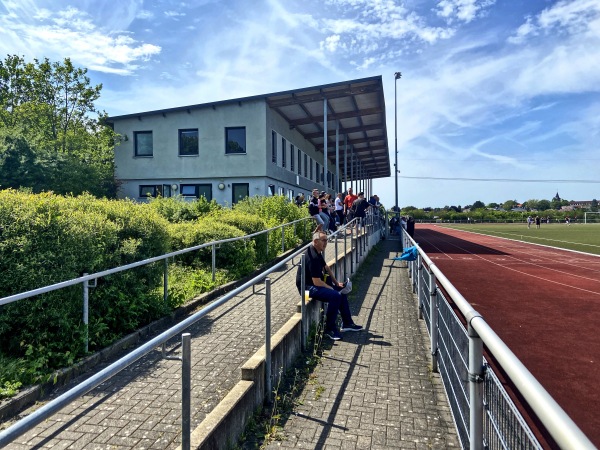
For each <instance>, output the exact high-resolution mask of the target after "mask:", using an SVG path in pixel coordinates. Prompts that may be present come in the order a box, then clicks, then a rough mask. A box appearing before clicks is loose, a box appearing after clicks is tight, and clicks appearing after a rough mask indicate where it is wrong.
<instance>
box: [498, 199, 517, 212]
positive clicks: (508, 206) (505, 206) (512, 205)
mask: <svg viewBox="0 0 600 450" xmlns="http://www.w3.org/2000/svg"><path fill="white" fill-rule="evenodd" d="M517 205H518V203H517V201H516V200H506V201H505V202H504V203H503V204H502V208H503V209H504V210H505V211H510V210H511V209H513V208H516V207H517Z"/></svg>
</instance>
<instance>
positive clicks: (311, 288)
mask: <svg viewBox="0 0 600 450" xmlns="http://www.w3.org/2000/svg"><path fill="white" fill-rule="evenodd" d="M312 238H313V240H312V243H311V245H309V246H308V248H307V249H306V252H305V253H304V255H305V259H304V262H305V264H304V274H303V273H302V266H299V267H298V272H297V273H296V287H297V288H298V291H300V288H301V283H302V276H304V286H305V289H306V290H307V291H308V292H309V293H310V296H311V298H313V299H315V300H321V301H322V302H326V303H327V319H326V323H325V334H326V335H327V336H329V337H330V338H331V339H333V340H334V341H337V340H339V339H341V338H342V336H341V334H340V330H338V327H337V323H336V322H337V316H338V313H340V314H341V316H342V328H341V331H344V332H345V331H360V330H362V329H363V327H362V326H360V325H356V324H355V323H354V321H353V320H352V314H351V313H350V305H349V304H348V295H347V294H348V293H349V292H350V290H351V289H352V283H351V282H350V280H348V281H347V282H346V283H340V282H338V281H337V280H336V278H335V275H334V274H333V272H332V270H331V269H330V268H329V266H328V265H327V264H326V263H325V259H324V258H323V252H324V251H325V248H326V247H327V235H326V234H325V233H324V232H322V231H317V232H315V233H314V234H313V237H312ZM324 279H328V282H326V281H324ZM301 294H303V293H302V292H301Z"/></svg>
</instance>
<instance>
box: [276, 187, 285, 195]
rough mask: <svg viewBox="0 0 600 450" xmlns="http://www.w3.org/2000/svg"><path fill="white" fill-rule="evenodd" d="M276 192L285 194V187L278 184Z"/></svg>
mask: <svg viewBox="0 0 600 450" xmlns="http://www.w3.org/2000/svg"><path fill="white" fill-rule="evenodd" d="M277 194H278V195H285V188H283V187H281V186H279V188H278V189H277Z"/></svg>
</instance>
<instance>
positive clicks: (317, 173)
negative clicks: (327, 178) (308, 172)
mask: <svg viewBox="0 0 600 450" xmlns="http://www.w3.org/2000/svg"><path fill="white" fill-rule="evenodd" d="M315 177H316V179H315V181H316V182H317V183H321V164H319V163H318V162H316V161H315Z"/></svg>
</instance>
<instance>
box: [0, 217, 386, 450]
mask: <svg viewBox="0 0 600 450" xmlns="http://www.w3.org/2000/svg"><path fill="white" fill-rule="evenodd" d="M297 222H298V221H297ZM356 224H357V219H355V220H354V221H352V222H351V223H350V224H348V225H347V226H344V227H341V228H340V229H339V230H338V231H337V232H336V233H335V234H333V235H331V236H330V239H331V240H332V242H333V243H334V245H333V246H332V248H328V249H327V254H326V259H335V261H336V265H335V272H336V277H340V278H341V276H342V274H343V277H346V276H350V275H351V274H352V273H354V272H355V271H356V269H357V268H358V266H359V265H360V263H361V262H362V260H363V259H364V258H365V257H366V255H367V254H368V252H369V251H370V249H371V248H372V247H373V246H374V245H375V244H376V243H377V242H378V241H379V239H380V237H381V235H382V230H383V229H384V228H383V227H382V225H383V222H382V221H381V220H379V217H378V216H373V215H368V217H367V218H366V220H365V221H364V223H363V224H362V226H360V227H359V226H356ZM285 226H295V222H290V223H288V224H284V225H281V226H280V227H281V228H282V242H283V240H284V231H283V227H285ZM276 228H279V227H276ZM276 228H275V229H276ZM272 230H273V229H271V230H266V231H264V232H267V231H272ZM348 231H349V232H350V236H349V239H348V238H346V233H347V232H348ZM342 233H343V235H344V237H345V238H344V241H343V247H344V248H343V249H340V248H338V247H339V245H338V243H339V242H341V241H338V239H337V235H342ZM257 234H260V233H256V234H253V235H248V236H245V237H243V238H235V239H248V238H251V237H253V236H255V235H257ZM235 239H227V240H223V241H216V242H211V243H207V244H203V245H199V246H196V247H191V248H189V249H185V250H180V251H178V252H173V253H169V254H167V255H162V256H159V257H155V258H150V259H147V260H144V261H140V262H137V263H133V264H129V265H127V266H121V267H118V268H115V269H111V270H108V271H104V272H99V273H95V274H91V275H86V276H84V277H80V278H77V279H74V280H69V281H65V282H62V283H57V284H55V285H52V286H47V287H44V288H40V289H36V290H33V291H29V292H26V293H22V294H18V295H14V296H11V297H6V298H4V299H2V300H0V305H2V304H6V303H10V302H14V301H18V300H21V299H25V298H29V297H32V296H34V295H39V294H41V293H44V292H50V291H53V290H58V289H61V288H64V287H67V286H72V285H74V284H78V283H87V282H88V281H89V280H95V279H97V278H99V277H102V276H106V275H108V274H111V273H116V272H120V271H124V270H128V269H131V268H134V267H139V266H141V265H144V264H151V263H153V262H156V261H160V260H165V261H166V259H167V258H168V257H171V256H175V255H179V254H182V253H185V252H190V251H194V250H197V249H200V248H204V247H207V246H212V248H213V252H214V251H215V250H214V249H215V248H217V246H218V245H219V244H221V243H224V242H230V241H232V240H235ZM348 241H349V243H350V245H348ZM305 248H306V247H303V248H301V249H299V250H297V251H295V252H293V253H292V254H291V255H289V256H287V257H285V258H284V259H282V260H281V261H280V262H278V263H277V264H275V265H273V266H272V267H271V268H269V269H268V270H266V271H264V272H262V273H261V274H259V275H257V276H256V277H254V278H252V279H251V280H249V281H247V282H245V283H243V284H242V285H241V286H239V287H237V288H235V289H233V290H232V291H230V292H229V293H227V294H226V295H224V296H222V297H221V298H219V299H218V300H216V301H214V302H213V303H211V304H210V305H208V306H206V307H204V308H202V309H201V310H200V311H198V312H197V313H195V314H193V315H192V316H190V317H188V318H187V319H185V320H183V321H182V322H180V323H179V324H177V325H176V326H174V327H172V328H169V329H168V330H166V331H164V332H163V333H161V334H160V335H158V336H156V337H155V338H153V339H151V340H150V341H149V342H147V343H145V344H143V345H141V346H140V347H138V348H137V349H135V350H134V351H132V352H130V353H128V354H127V355H125V356H123V357H122V358H120V359H119V360H117V361H116V362H114V363H112V364H110V365H109V366H107V367H106V368H104V369H103V370H101V371H100V372H98V373H96V374H95V375H93V376H91V377H90V378H89V379H87V380H85V381H84V382H82V383H80V384H78V385H77V386H75V387H74V388H72V389H70V390H69V391H67V392H65V393H64V394H62V395H61V396H59V397H57V398H56V399H54V400H52V401H50V402H49V403H47V404H45V405H44V406H42V407H41V408H39V409H38V410H36V411H35V412H33V413H32V414H30V415H28V416H27V417H25V418H24V419H22V420H20V421H19V422H17V423H15V424H14V425H12V426H11V427H9V428H7V429H6V430H3V431H2V432H0V447H4V446H5V445H7V444H8V443H10V442H12V441H13V440H14V439H16V438H17V437H19V436H20V435H22V434H24V433H26V432H27V431H29V430H31V429H32V428H33V427H35V426H36V425H37V424H40V423H41V422H43V421H44V420H46V419H48V418H49V417H51V416H52V415H53V414H55V413H57V412H58V411H60V410H61V409H63V408H65V407H66V406H68V405H69V404H71V403H72V402H74V401H75V400H76V399H78V398H79V397H81V396H83V395H84V394H86V393H87V392H89V391H91V390H92V389H94V388H95V387H97V386H99V385H100V384H102V383H104V382H106V381H107V380H109V379H111V378H112V377H113V376H115V375H116V374H118V373H119V372H121V371H122V370H124V369H125V368H126V367H128V366H130V365H132V364H133V363H134V362H136V361H138V360H139V359H140V358H142V357H143V356H145V355H147V354H148V353H150V352H151V351H153V350H154V349H156V348H157V347H162V349H163V355H164V346H165V344H166V342H167V341H168V340H170V339H172V338H173V337H175V336H177V335H179V334H180V333H183V332H184V331H185V330H186V329H188V328H189V327H191V326H192V325H193V324H195V323H196V322H198V321H199V320H200V319H202V318H203V317H205V316H206V315H207V314H209V313H210V312H212V311H213V310H215V309H216V308H218V307H220V306H221V305H224V304H225V303H227V302H228V301H229V300H231V299H232V298H234V297H235V296H236V295H238V294H240V293H241V292H243V291H245V290H246V289H248V288H252V289H253V290H254V287H255V286H256V285H258V284H261V283H265V285H266V289H265V294H263V295H264V296H265V317H264V320H265V329H266V332H265V347H266V348H271V345H270V339H271V310H270V303H271V299H270V289H269V286H270V281H269V278H268V277H269V275H270V274H272V273H274V272H276V271H279V270H281V269H282V268H284V266H286V265H287V264H288V263H290V262H291V263H292V268H293V267H294V266H297V265H298V264H297V263H294V260H295V259H301V262H300V264H303V259H304V258H299V257H300V255H301V253H302V252H303V251H304V250H305ZM282 249H285V246H284V244H282ZM214 260H215V259H214V258H213V261H214ZM165 284H166V280H165ZM84 286H85V284H84ZM293 290H294V291H295V286H294V287H293ZM84 292H85V288H84ZM296 295H297V296H298V300H299V302H301V305H302V308H301V309H302V314H303V324H304V325H303V332H302V335H303V336H302V340H303V341H304V342H305V340H306V336H307V327H306V325H305V324H306V322H307V321H306V320H305V318H304V314H305V313H306V312H305V307H304V302H305V298H304V292H302V295H299V294H298V293H297V292H296ZM84 296H85V295H84ZM290 313H293V311H291V312H290ZM182 349H183V351H182V357H180V358H170V359H177V360H180V361H182V414H181V418H182V419H181V420H182V448H183V449H189V445H190V414H191V413H190V408H191V400H190V391H191V386H190V368H191V363H190V358H191V356H190V350H189V349H190V335H189V333H184V334H182ZM268 354H269V352H267V355H268ZM269 362H270V358H269V357H268V356H267V367H266V369H265V377H266V380H265V385H266V386H267V388H266V389H265V392H266V395H267V396H268V395H270V394H271V389H270V387H271V386H272V384H273V382H274V379H275V377H276V376H277V371H275V370H273V368H271V367H269Z"/></svg>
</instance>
